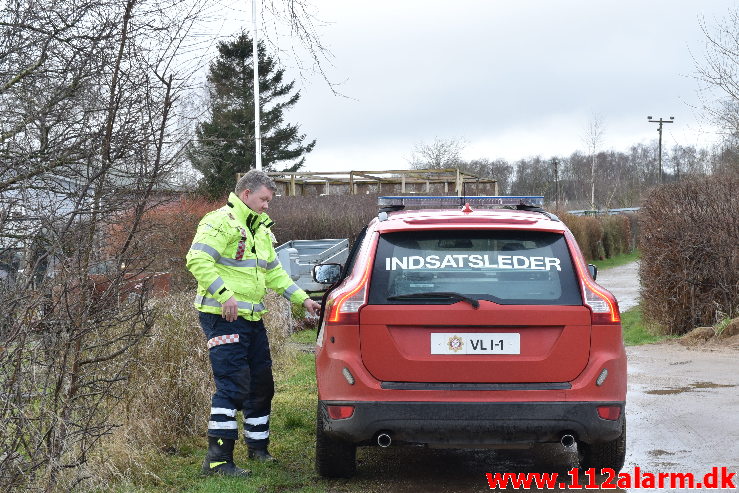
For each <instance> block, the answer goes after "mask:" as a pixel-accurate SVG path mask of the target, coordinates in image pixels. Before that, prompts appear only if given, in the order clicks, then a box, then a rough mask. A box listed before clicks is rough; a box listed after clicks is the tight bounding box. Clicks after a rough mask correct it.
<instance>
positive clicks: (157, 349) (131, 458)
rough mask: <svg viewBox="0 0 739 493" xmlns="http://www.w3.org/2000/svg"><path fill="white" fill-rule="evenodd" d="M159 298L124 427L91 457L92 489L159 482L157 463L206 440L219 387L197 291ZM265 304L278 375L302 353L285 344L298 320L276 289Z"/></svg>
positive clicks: (127, 398) (123, 411)
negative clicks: (196, 306) (195, 302)
mask: <svg viewBox="0 0 739 493" xmlns="http://www.w3.org/2000/svg"><path fill="white" fill-rule="evenodd" d="M155 303H156V310H155V313H156V323H155V327H154V329H153V331H152V333H151V335H150V336H149V337H148V338H147V340H146V341H145V342H144V343H142V344H141V345H140V346H138V348H137V349H136V354H135V356H134V358H133V364H132V365H131V367H130V373H129V380H128V385H127V386H126V394H125V395H124V396H122V399H121V403H120V406H119V407H118V408H117V409H115V410H114V413H113V414H114V421H116V422H117V424H119V426H118V427H117V428H116V429H115V430H114V431H113V433H112V434H111V435H110V436H109V437H108V438H107V439H106V440H105V441H104V442H103V444H102V446H101V447H100V449H99V451H98V454H97V455H96V456H95V457H92V458H91V461H90V464H89V471H88V475H89V477H90V478H91V481H90V482H89V484H90V485H92V486H93V487H97V488H100V487H103V486H104V485H106V484H110V483H117V484H122V483H134V484H139V485H140V484H146V483H152V482H153V483H155V484H157V483H160V480H159V478H157V476H156V474H155V472H154V471H155V470H156V469H157V467H158V466H157V464H160V463H161V462H162V461H164V460H166V456H168V455H170V454H178V453H181V452H184V451H183V450H182V447H189V446H190V445H191V444H192V443H193V438H197V437H205V432H206V428H207V422H208V414H209V411H210V399H211V395H212V393H213V391H214V385H213V378H212V374H211V369H210V363H209V361H208V350H207V347H206V344H205V338H204V336H203V333H202V330H201V328H200V326H199V324H198V319H197V311H196V310H195V309H194V308H193V307H192V293H179V294H175V295H171V296H168V297H166V298H161V299H158V300H156V302H155ZM265 303H266V305H267V307H268V308H269V310H270V312H269V313H268V314H267V316H266V317H265V324H266V325H267V329H268V332H269V337H270V347H271V349H272V359H273V364H274V368H275V371H276V372H279V371H282V370H283V369H284V368H286V367H289V366H291V365H293V364H294V360H295V358H296V354H295V352H294V351H290V350H287V349H286V346H287V345H286V341H287V339H288V337H289V335H290V334H292V331H293V327H294V326H295V324H296V323H297V322H296V319H295V318H294V317H293V316H292V315H291V314H290V311H291V310H290V308H291V306H290V303H289V302H288V301H287V300H285V299H284V298H283V297H281V296H278V295H277V294H274V293H270V294H269V295H268V296H267V298H266V299H265ZM204 443H205V439H204V438H203V444H204Z"/></svg>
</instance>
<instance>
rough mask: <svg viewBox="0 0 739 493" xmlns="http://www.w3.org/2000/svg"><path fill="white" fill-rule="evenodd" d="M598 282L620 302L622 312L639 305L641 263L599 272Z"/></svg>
mask: <svg viewBox="0 0 739 493" xmlns="http://www.w3.org/2000/svg"><path fill="white" fill-rule="evenodd" d="M597 282H598V284H600V285H601V286H603V287H604V288H606V289H607V290H608V291H610V292H611V293H613V295H614V296H615V297H616V299H617V300H618V307H619V308H620V309H621V311H622V312H625V311H626V310H628V309H629V308H633V307H635V306H636V305H638V304H639V288H640V286H639V261H638V260H637V261H636V262H631V263H628V264H625V265H621V266H618V267H611V268H610V269H603V270H599V271H598V276H597Z"/></svg>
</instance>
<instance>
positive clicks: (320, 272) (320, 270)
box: [313, 264, 341, 284]
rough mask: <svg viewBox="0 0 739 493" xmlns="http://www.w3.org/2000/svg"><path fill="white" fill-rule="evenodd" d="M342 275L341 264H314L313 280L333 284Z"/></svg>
mask: <svg viewBox="0 0 739 493" xmlns="http://www.w3.org/2000/svg"><path fill="white" fill-rule="evenodd" d="M340 276H341V264H318V265H314V266H313V280H314V281H316V282H317V283H319V284H333V283H335V282H336V281H338V280H339V277H340Z"/></svg>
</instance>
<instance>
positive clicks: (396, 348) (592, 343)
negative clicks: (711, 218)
mask: <svg viewBox="0 0 739 493" xmlns="http://www.w3.org/2000/svg"><path fill="white" fill-rule="evenodd" d="M542 201H543V199H542V197H466V198H464V197H463V198H460V197H381V198H380V205H381V206H383V209H382V210H381V212H380V214H379V217H378V218H376V219H373V220H372V221H371V222H370V224H369V225H368V226H367V227H366V228H365V230H364V231H363V232H362V234H361V236H360V238H359V239H358V240H357V242H356V243H355V245H354V247H353V250H352V252H351V254H350V256H349V259H348V261H347V264H346V265H345V266H343V268H341V269H340V266H338V265H337V264H324V265H321V266H316V268H315V270H314V276H315V277H316V280H317V281H319V282H333V283H334V284H333V286H332V288H331V289H330V290H329V291H328V292H327V293H326V295H325V297H324V313H323V315H322V319H321V321H320V330H319V333H318V341H317V347H316V377H317V380H318V413H317V427H316V469H317V471H318V473H319V474H320V475H322V476H327V477H349V476H351V475H353V474H354V473H355V472H356V447H357V446H362V445H374V444H377V445H379V446H381V447H387V446H389V445H390V444H391V443H392V444H415V445H418V444H423V445H429V446H434V447H452V448H474V447H495V446H501V447H504V446H511V445H519V446H524V447H525V446H530V445H533V444H536V443H547V442H562V443H563V444H564V445H566V446H574V445H577V448H578V451H579V453H580V457H581V463H580V465H581V466H582V467H594V468H597V469H600V468H604V467H610V468H612V469H614V470H616V471H618V470H620V469H621V467H622V466H623V463H624V455H625V441H626V433H625V430H626V422H625V418H624V403H625V397H626V355H625V352H624V345H623V339H622V334H621V321H620V315H619V310H618V305H617V303H616V300H615V298H614V297H613V295H611V293H609V292H608V291H606V290H605V289H603V288H602V287H601V286H599V285H598V284H596V283H595V281H594V279H595V274H596V270H595V267H593V266H589V265H587V264H586V262H585V260H584V258H583V256H582V253H581V252H580V250H579V248H578V246H577V243H576V241H575V239H574V237H573V236H572V233H570V231H569V230H568V229H567V227H566V226H565V225H564V223H562V222H561V221H560V220H559V219H558V218H557V217H556V216H554V215H553V214H550V213H547V212H546V211H544V210H542V209H541V208H540V207H539V205H541V203H542ZM450 202H451V203H453V204H455V206H453V207H448V206H447V204H449V203H450ZM417 204H422V205H423V204H425V205H426V206H427V207H428V205H430V204H431V206H432V207H433V206H434V204H435V206H436V207H437V208H436V209H420V210H409V209H410V207H411V205H417ZM465 204H466V205H465ZM507 204H508V205H511V206H512V209H501V208H500V207H502V206H506V205H507ZM463 206H464V207H463ZM491 206H492V207H498V209H491V208H490V207H491Z"/></svg>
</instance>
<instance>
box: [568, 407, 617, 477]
mask: <svg viewBox="0 0 739 493" xmlns="http://www.w3.org/2000/svg"><path fill="white" fill-rule="evenodd" d="M579 447H582V452H581V453H580V468H581V469H583V470H587V469H590V468H593V469H595V472H596V474H601V469H604V468H609V469H613V470H614V471H615V472H616V473H618V472H619V471H620V470H621V469H622V468H623V467H624V461H625V460H626V417H625V416H624V420H623V425H622V427H621V436H620V437H618V438H616V439H615V440H611V441H610V442H603V443H591V444H587V443H582V444H579Z"/></svg>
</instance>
